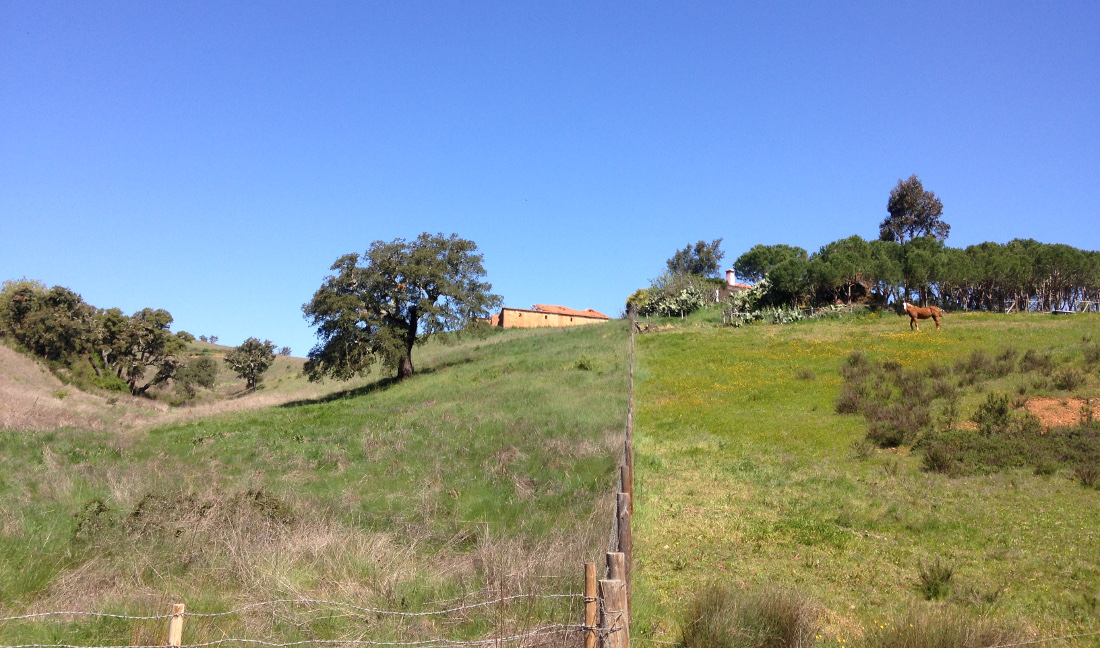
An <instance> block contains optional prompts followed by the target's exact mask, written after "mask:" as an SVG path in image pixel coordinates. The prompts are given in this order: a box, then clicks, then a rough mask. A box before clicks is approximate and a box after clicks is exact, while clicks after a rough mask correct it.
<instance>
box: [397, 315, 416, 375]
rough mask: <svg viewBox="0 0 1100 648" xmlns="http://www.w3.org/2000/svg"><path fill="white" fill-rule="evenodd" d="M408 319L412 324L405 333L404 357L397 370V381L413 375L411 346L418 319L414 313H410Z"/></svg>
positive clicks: (414, 340)
mask: <svg viewBox="0 0 1100 648" xmlns="http://www.w3.org/2000/svg"><path fill="white" fill-rule="evenodd" d="M409 319H410V320H412V323H411V325H410V326H409V330H408V331H406V332H405V357H404V358H401V366H399V367H398V368H397V379H398V380H404V379H405V378H409V377H410V376H412V375H413V346H414V345H415V344H416V327H417V325H418V324H419V318H418V317H416V314H415V313H410V314H409Z"/></svg>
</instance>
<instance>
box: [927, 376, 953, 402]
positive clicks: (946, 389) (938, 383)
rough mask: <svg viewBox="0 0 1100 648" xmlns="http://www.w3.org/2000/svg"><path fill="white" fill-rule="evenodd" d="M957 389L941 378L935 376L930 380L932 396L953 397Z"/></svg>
mask: <svg viewBox="0 0 1100 648" xmlns="http://www.w3.org/2000/svg"><path fill="white" fill-rule="evenodd" d="M958 391H959V390H958V389H956V388H955V386H954V385H952V384H951V383H949V382H947V381H946V380H944V379H943V378H937V379H936V380H934V381H933V382H932V396H933V397H935V398H955V396H956V394H957V393H958Z"/></svg>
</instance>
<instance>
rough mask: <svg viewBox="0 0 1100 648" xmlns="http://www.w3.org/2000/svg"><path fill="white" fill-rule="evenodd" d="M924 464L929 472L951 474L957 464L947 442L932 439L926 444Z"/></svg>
mask: <svg viewBox="0 0 1100 648" xmlns="http://www.w3.org/2000/svg"><path fill="white" fill-rule="evenodd" d="M923 464H924V469H925V470H927V471H929V472H937V473H943V474H950V473H951V471H952V469H953V468H954V466H955V456H954V453H953V452H952V451H951V448H950V447H949V446H948V445H947V444H946V443H944V442H942V441H931V442H929V443H928V444H927V445H925V446H924V457H923Z"/></svg>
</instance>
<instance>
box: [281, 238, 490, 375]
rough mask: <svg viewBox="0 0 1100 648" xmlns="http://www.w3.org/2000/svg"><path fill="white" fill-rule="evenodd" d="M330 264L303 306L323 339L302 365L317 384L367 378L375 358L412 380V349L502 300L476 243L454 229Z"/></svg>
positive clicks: (486, 313)
mask: <svg viewBox="0 0 1100 648" xmlns="http://www.w3.org/2000/svg"><path fill="white" fill-rule="evenodd" d="M330 269H331V270H332V271H333V272H334V273H335V274H333V275H330V276H328V277H326V278H325V280H324V283H323V284H322V285H321V287H320V288H319V289H318V290H317V292H316V293H314V295H313V299H311V300H310V301H309V303H307V304H305V305H303V306H302V311H303V312H304V313H305V317H306V319H307V320H309V321H310V323H311V324H312V325H313V326H315V327H316V329H317V336H318V337H319V338H320V339H321V341H320V342H319V343H318V344H317V345H316V346H314V347H313V349H311V350H310V352H309V360H308V361H307V362H306V364H305V367H304V370H305V373H306V375H307V376H309V379H310V380H313V381H318V380H321V379H323V378H324V377H326V376H328V377H332V378H336V379H338V380H347V379H349V378H351V377H353V376H356V375H365V374H366V373H368V372H369V371H370V368H371V365H372V364H374V363H375V362H380V363H381V364H382V365H383V366H385V367H387V368H389V369H392V370H396V371H397V376H398V378H407V377H409V376H411V375H413V361H412V353H413V347H414V346H416V345H417V344H423V343H424V342H425V341H426V340H427V339H428V338H429V337H430V336H432V335H435V334H437V333H441V332H444V331H455V330H460V329H462V328H464V327H466V326H467V325H468V324H471V323H473V322H476V321H477V320H478V319H480V318H485V317H488V316H489V310H490V309H491V308H493V307H496V306H499V305H500V303H501V299H500V296H498V295H494V294H492V293H491V292H489V291H490V290H492V285H490V284H489V283H486V282H484V281H482V278H483V277H484V276H485V269H484V267H483V266H482V256H481V255H480V254H478V253H477V244H475V243H474V242H473V241H470V240H467V239H463V238H459V237H458V235H457V234H452V235H450V236H444V235H443V234H435V235H431V234H428V233H427V232H425V233H423V234H421V235H420V236H418V237H417V238H416V239H415V240H412V241H407V240H405V239H400V238H399V239H394V240H393V241H390V242H388V243H387V242H385V241H375V242H374V243H372V244H371V246H370V249H368V250H367V251H366V254H364V255H363V256H360V255H358V254H354V253H353V254H346V255H344V256H342V257H340V258H339V259H337V260H336V262H335V263H333V264H332V267H331V268H330Z"/></svg>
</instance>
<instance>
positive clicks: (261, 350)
mask: <svg viewBox="0 0 1100 648" xmlns="http://www.w3.org/2000/svg"><path fill="white" fill-rule="evenodd" d="M273 362H275V343H273V342H272V341H271V340H264V341H263V342H260V341H259V340H258V339H256V338H254V337H250V338H248V339H247V340H245V341H244V342H242V343H241V345H240V346H239V347H236V348H234V349H233V350H232V351H230V352H229V353H227V354H225V364H227V365H229V368H230V369H232V370H233V371H234V372H236V374H237V377H238V378H243V379H244V381H245V389H249V390H252V389H256V386H257V385H259V384H260V382H261V381H262V380H263V375H264V372H266V371H267V370H268V368H269V367H270V366H271V363H273Z"/></svg>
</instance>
